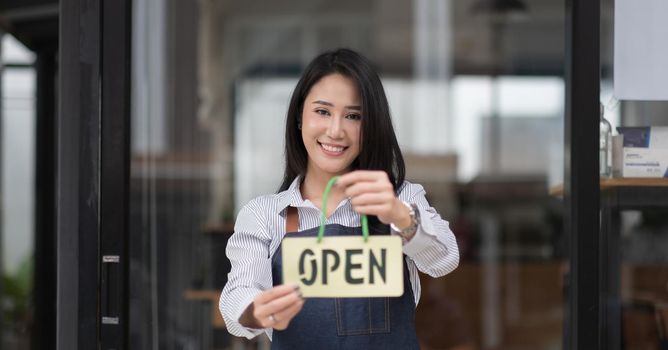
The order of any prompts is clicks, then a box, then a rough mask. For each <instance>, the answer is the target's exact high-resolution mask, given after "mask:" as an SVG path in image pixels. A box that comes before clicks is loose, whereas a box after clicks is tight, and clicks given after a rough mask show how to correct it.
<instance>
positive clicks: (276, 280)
mask: <svg viewBox="0 0 668 350" xmlns="http://www.w3.org/2000/svg"><path fill="white" fill-rule="evenodd" d="M291 212H292V213H296V208H291V207H289V210H288V216H291V217H295V216H296V214H293V215H290V214H291ZM292 220H294V219H292ZM296 220H297V222H298V220H299V219H298V217H297V219H296ZM288 227H290V225H289V224H288ZM293 227H296V225H293ZM318 229H319V228H318V227H315V228H312V229H310V230H305V231H298V232H289V233H287V234H286V237H316V236H317V235H318ZM382 234H387V233H381V232H378V231H374V230H373V229H371V230H370V235H382ZM325 235H326V236H328V237H333V236H361V235H362V229H361V227H346V226H342V225H338V224H332V225H327V226H325ZM281 247H282V245H281V246H279V247H278V250H277V251H276V253H275V254H274V256H273V259H272V276H273V277H272V278H273V284H274V285H275V286H276V285H279V284H281V283H282V271H283V269H282V253H281ZM403 265H404V294H403V295H402V296H400V297H392V298H387V297H385V298H309V299H306V302H305V303H304V306H303V308H302V310H301V311H300V312H299V313H298V314H297V315H296V316H295V317H294V318H293V319H292V321H291V322H290V325H289V326H288V328H286V329H285V330H282V331H279V330H274V332H273V337H272V344H271V348H272V349H275V350H294V349H309V350H310V349H317V350H326V349H379V350H380V349H383V350H385V349H419V348H420V346H419V344H418V340H417V335H416V334H415V298H414V297H413V289H412V288H411V282H410V279H409V275H408V267H407V265H406V261H405V260H404V264H403Z"/></svg>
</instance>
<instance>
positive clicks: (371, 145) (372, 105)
mask: <svg viewBox="0 0 668 350" xmlns="http://www.w3.org/2000/svg"><path fill="white" fill-rule="evenodd" d="M334 73H339V74H341V75H343V76H345V77H348V78H350V79H352V80H353V81H355V83H356V84H357V88H358V91H359V93H360V95H361V98H362V111H361V115H362V119H361V121H362V125H361V131H360V132H361V144H360V154H359V156H358V157H357V159H355V160H354V161H353V164H352V168H353V169H355V170H358V169H363V170H384V171H385V172H386V173H387V174H388V176H389V178H390V182H392V185H393V186H394V190H395V192H396V191H398V190H399V188H400V186H401V184H403V182H404V178H405V175H406V167H405V165H404V158H403V156H402V155H401V149H399V143H398V142H397V137H396V135H395V134H394V128H393V127H392V119H391V118H390V107H389V105H388V103H387V98H386V97H385V91H384V90H383V84H382V83H381V82H380V78H379V77H378V74H377V73H376V71H375V70H374V69H373V67H372V65H371V62H370V61H369V60H368V59H367V58H365V57H364V56H362V55H360V54H359V53H357V52H355V51H353V50H350V49H337V50H334V51H328V52H324V53H322V54H320V55H318V56H317V57H316V58H314V59H313V61H311V63H309V65H308V66H307V67H306V70H305V71H304V73H303V74H302V76H301V78H300V79H299V82H298V83H297V86H296V87H295V90H294V91H293V92H292V98H290V106H289V107H288V116H287V121H286V125H285V175H284V176H283V183H282V184H281V187H280V189H279V192H280V191H285V190H287V189H288V188H289V187H290V184H291V183H292V181H294V179H295V177H297V176H298V175H300V176H301V177H302V179H303V178H304V176H305V175H306V168H307V164H308V153H307V152H306V148H305V147H304V142H303V140H302V137H301V130H300V128H299V125H300V123H301V119H302V111H303V109H304V99H306V96H307V95H308V93H309V91H310V90H311V87H312V86H313V85H314V84H315V83H317V82H318V81H320V79H322V78H323V77H325V76H327V75H330V74H334Z"/></svg>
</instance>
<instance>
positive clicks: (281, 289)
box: [255, 284, 299, 304]
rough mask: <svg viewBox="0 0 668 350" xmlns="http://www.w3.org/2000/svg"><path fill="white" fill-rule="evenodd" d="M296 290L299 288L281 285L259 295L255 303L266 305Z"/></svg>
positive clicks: (292, 285)
mask: <svg viewBox="0 0 668 350" xmlns="http://www.w3.org/2000/svg"><path fill="white" fill-rule="evenodd" d="M298 288H299V286H298V285H296V284H281V285H279V286H276V287H273V288H271V289H267V290H265V291H264V292H262V293H260V294H259V295H258V296H257V297H255V303H257V304H266V303H268V302H270V301H272V300H274V299H276V298H279V297H282V296H284V295H287V294H290V293H292V292H294V291H295V290H298Z"/></svg>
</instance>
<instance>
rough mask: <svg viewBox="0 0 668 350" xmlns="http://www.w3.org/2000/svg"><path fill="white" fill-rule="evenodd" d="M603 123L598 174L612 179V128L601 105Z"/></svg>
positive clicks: (601, 126)
mask: <svg viewBox="0 0 668 350" xmlns="http://www.w3.org/2000/svg"><path fill="white" fill-rule="evenodd" d="M600 105H601V112H600V113H601V121H600V123H599V139H598V159H599V167H598V172H599V175H600V176H601V177H610V175H611V172H612V171H611V170H612V169H611V166H612V126H610V123H609V122H608V121H607V120H606V119H605V118H604V117H603V114H604V112H605V110H604V108H603V104H602V103H601V104H600Z"/></svg>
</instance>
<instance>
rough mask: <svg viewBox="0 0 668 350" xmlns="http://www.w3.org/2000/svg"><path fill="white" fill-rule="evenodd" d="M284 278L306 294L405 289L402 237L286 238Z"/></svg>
mask: <svg viewBox="0 0 668 350" xmlns="http://www.w3.org/2000/svg"><path fill="white" fill-rule="evenodd" d="M282 245H283V248H282V249H283V251H282V256H283V282H285V283H297V284H299V286H300V290H301V292H302V294H303V295H304V296H305V297H329V298H333V297H336V298H342V297H381V296H385V297H393V296H400V295H402V294H403V292H404V269H403V253H402V251H401V238H399V237H397V236H373V237H369V239H368V241H367V242H365V241H364V238H363V237H361V236H351V237H340V236H339V237H324V238H323V239H322V241H321V242H320V243H317V238H316V237H293V238H285V239H284V240H283V242H282Z"/></svg>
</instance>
